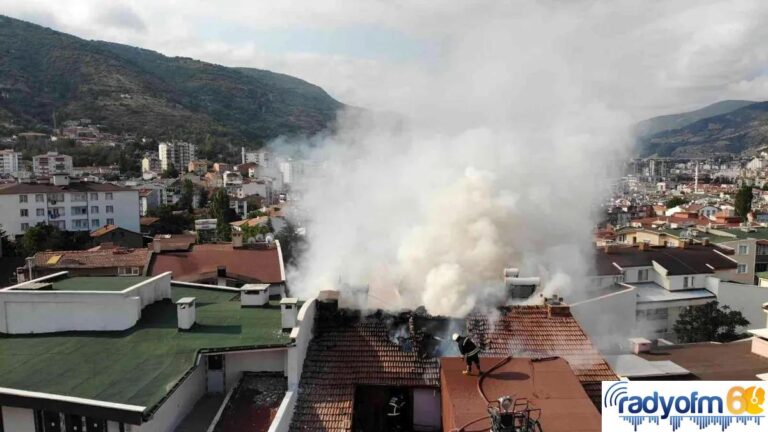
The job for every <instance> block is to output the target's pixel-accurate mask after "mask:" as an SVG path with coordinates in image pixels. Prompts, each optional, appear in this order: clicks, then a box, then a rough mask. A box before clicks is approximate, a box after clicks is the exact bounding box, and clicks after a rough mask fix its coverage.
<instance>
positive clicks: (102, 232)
mask: <svg viewBox="0 0 768 432" xmlns="http://www.w3.org/2000/svg"><path fill="white" fill-rule="evenodd" d="M91 239H92V240H93V243H94V244H95V245H97V246H98V245H102V244H110V245H112V246H117V247H123V248H141V247H143V246H144V236H142V235H141V233H138V232H136V231H131V230H127V229H125V228H122V227H119V226H117V225H104V226H102V227H99V228H97V229H95V230H93V231H91Z"/></svg>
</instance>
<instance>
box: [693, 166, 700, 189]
mask: <svg viewBox="0 0 768 432" xmlns="http://www.w3.org/2000/svg"><path fill="white" fill-rule="evenodd" d="M693 193H695V194H696V193H699V161H696V169H695V170H694V171H693Z"/></svg>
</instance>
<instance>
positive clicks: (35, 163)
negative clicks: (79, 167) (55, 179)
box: [32, 152, 72, 176]
mask: <svg viewBox="0 0 768 432" xmlns="http://www.w3.org/2000/svg"><path fill="white" fill-rule="evenodd" d="M32 170H33V171H34V173H35V174H36V175H38V176H49V175H51V174H55V173H67V174H71V173H72V156H68V155H63V154H59V153H58V152H48V153H46V154H42V155H37V156H33V157H32Z"/></svg>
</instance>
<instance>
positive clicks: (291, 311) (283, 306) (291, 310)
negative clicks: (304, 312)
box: [280, 297, 299, 332]
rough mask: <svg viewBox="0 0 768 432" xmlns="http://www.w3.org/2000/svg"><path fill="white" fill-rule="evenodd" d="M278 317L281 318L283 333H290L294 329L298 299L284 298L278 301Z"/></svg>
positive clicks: (297, 313) (297, 312) (297, 311)
mask: <svg viewBox="0 0 768 432" xmlns="http://www.w3.org/2000/svg"><path fill="white" fill-rule="evenodd" d="M280 315H281V317H282V323H283V331H287V332H289V331H291V329H293V328H294V327H296V317H297V316H298V315H299V299H297V298H295V297H286V298H284V299H282V300H280Z"/></svg>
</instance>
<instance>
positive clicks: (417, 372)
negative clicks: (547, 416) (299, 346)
mask: <svg viewBox="0 0 768 432" xmlns="http://www.w3.org/2000/svg"><path fill="white" fill-rule="evenodd" d="M467 331H468V332H469V333H470V334H471V335H472V337H473V339H474V340H475V341H477V342H478V343H479V344H480V345H481V346H482V347H483V349H484V352H483V356H492V357H500V356H507V355H510V354H511V355H515V356H522V357H528V358H546V357H552V356H559V357H563V358H564V359H565V360H566V361H568V363H569V364H570V367H571V369H572V370H573V373H574V374H575V375H576V376H577V377H578V380H579V382H580V383H581V385H582V387H583V388H584V390H585V391H586V392H587V394H589V396H590V397H592V399H593V401H594V400H597V401H598V402H597V403H599V398H600V382H601V381H602V380H616V379H617V376H616V374H614V373H613V371H612V370H611V368H610V367H609V366H608V364H607V363H606V362H605V360H603V358H602V357H601V356H600V354H599V353H598V352H597V350H596V349H595V348H594V346H593V345H592V343H591V342H590V341H589V339H588V338H587V336H586V335H585V334H584V332H583V330H582V329H581V327H580V326H579V324H578V323H577V322H576V320H575V319H574V318H573V317H572V316H571V314H570V312H569V311H568V310H567V307H562V308H560V309H553V308H552V307H548V306H516V307H512V308H504V309H502V310H501V315H500V316H499V317H498V319H490V318H488V317H487V316H485V315H480V314H474V315H471V316H469V317H468V318H467V319H466V320H456V319H448V318H443V317H434V316H429V315H427V314H425V313H423V312H422V311H415V312H405V313H401V314H387V313H383V312H377V313H374V314H370V315H362V314H361V313H360V312H357V311H349V310H338V311H332V310H331V311H328V310H322V309H320V310H319V311H318V314H317V317H316V320H315V336H314V338H313V339H312V341H311V342H310V344H309V349H308V351H307V355H306V358H305V360H304V369H303V373H302V376H301V381H300V383H299V395H298V399H297V403H296V408H295V412H294V416H293V420H292V424H291V430H298V431H329V432H345V431H351V430H352V427H353V425H352V423H353V417H354V413H353V411H354V409H353V408H354V398H355V389H356V388H357V387H358V386H365V385H375V386H392V387H409V388H418V387H422V388H423V387H426V388H438V387H439V386H440V378H439V376H440V364H439V361H438V358H439V357H444V356H454V355H458V353H457V351H456V346H455V343H453V342H452V341H451V340H450V335H451V333H453V332H459V333H466V332H467Z"/></svg>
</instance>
